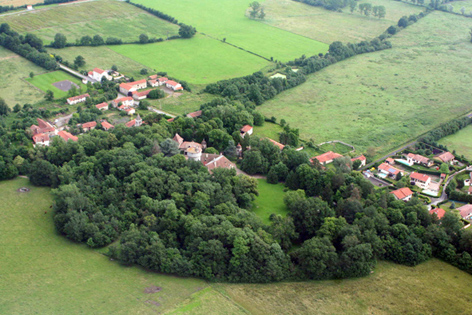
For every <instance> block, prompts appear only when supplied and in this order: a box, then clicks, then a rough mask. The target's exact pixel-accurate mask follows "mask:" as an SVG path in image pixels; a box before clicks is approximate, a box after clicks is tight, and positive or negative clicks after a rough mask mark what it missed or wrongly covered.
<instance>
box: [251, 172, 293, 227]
mask: <svg viewBox="0 0 472 315" xmlns="http://www.w3.org/2000/svg"><path fill="white" fill-rule="evenodd" d="M257 181H258V183H259V185H258V186H257V187H258V191H259V196H258V197H257V198H256V200H255V201H254V206H253V208H252V209H253V211H254V213H255V214H257V216H258V217H260V218H261V219H262V221H263V222H264V223H266V224H270V220H269V217H270V215H271V214H272V213H275V214H280V215H281V216H283V217H285V216H286V215H287V214H288V209H287V207H286V206H285V203H284V195H285V192H284V188H285V186H284V185H283V184H277V185H273V184H269V183H267V181H266V180H265V179H258V180H257Z"/></svg>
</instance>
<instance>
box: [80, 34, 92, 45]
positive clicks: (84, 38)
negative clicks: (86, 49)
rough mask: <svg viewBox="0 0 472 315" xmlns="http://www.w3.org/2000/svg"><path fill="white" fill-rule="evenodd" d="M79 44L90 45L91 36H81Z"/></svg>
mask: <svg viewBox="0 0 472 315" xmlns="http://www.w3.org/2000/svg"><path fill="white" fill-rule="evenodd" d="M80 44H81V45H82V46H90V45H92V37H90V36H88V35H85V36H82V38H81V39H80Z"/></svg>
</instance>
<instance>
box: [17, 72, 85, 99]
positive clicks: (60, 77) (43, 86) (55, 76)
mask: <svg viewBox="0 0 472 315" xmlns="http://www.w3.org/2000/svg"><path fill="white" fill-rule="evenodd" d="M64 80H69V81H71V82H73V83H75V84H77V85H78V86H79V87H80V88H82V90H83V91H85V90H86V89H87V87H86V85H85V84H82V81H81V80H80V79H78V78H76V77H74V76H72V75H70V74H68V73H66V72H64V71H61V70H58V71H53V72H48V73H45V74H40V75H36V76H34V77H33V78H27V79H26V81H28V82H29V83H31V84H33V85H34V86H36V87H37V88H38V89H40V90H41V91H43V92H46V91H47V90H51V91H52V92H53V93H54V98H56V99H57V98H62V97H65V96H67V91H62V90H61V89H58V88H57V87H55V86H54V85H52V84H53V83H56V82H59V81H64Z"/></svg>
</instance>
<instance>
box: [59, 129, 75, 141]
mask: <svg viewBox="0 0 472 315" xmlns="http://www.w3.org/2000/svg"><path fill="white" fill-rule="evenodd" d="M58 135H59V136H60V137H61V138H62V139H64V140H65V141H68V140H72V141H78V140H79V138H77V137H76V136H74V135H72V134H71V133H69V132H67V131H64V130H62V131H59V133H58Z"/></svg>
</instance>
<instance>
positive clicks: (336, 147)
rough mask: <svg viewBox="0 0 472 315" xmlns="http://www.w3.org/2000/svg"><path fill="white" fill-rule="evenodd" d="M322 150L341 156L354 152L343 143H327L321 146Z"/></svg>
mask: <svg viewBox="0 0 472 315" xmlns="http://www.w3.org/2000/svg"><path fill="white" fill-rule="evenodd" d="M320 150H321V151H323V152H328V151H333V152H336V153H339V154H348V153H349V152H351V151H352V149H351V147H348V146H347V145H344V144H341V143H337V142H336V143H326V144H323V145H322V146H320Z"/></svg>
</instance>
